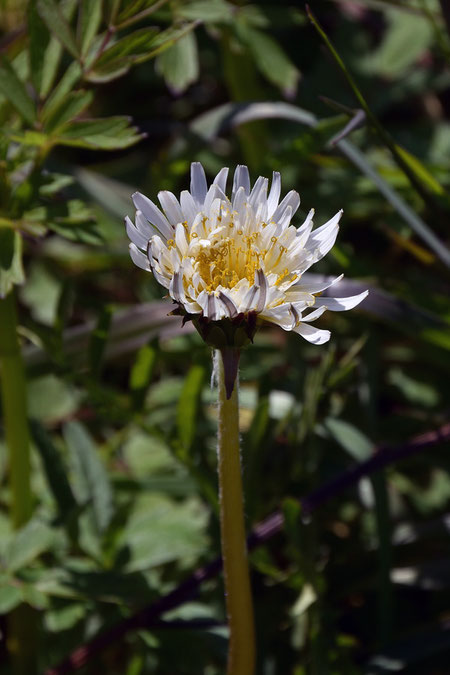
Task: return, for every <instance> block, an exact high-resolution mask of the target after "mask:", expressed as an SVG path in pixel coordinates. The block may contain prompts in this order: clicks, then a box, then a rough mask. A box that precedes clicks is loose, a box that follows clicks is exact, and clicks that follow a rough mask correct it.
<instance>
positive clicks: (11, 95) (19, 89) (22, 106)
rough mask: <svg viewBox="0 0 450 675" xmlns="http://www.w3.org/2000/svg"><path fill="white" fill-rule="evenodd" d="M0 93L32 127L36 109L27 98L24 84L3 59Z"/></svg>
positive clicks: (2, 58)
mask: <svg viewBox="0 0 450 675" xmlns="http://www.w3.org/2000/svg"><path fill="white" fill-rule="evenodd" d="M0 93H2V94H3V96H4V97H5V98H6V99H7V100H8V101H9V102H10V103H11V105H12V106H13V107H14V108H15V109H16V110H17V112H18V113H19V115H21V116H22V117H23V119H24V120H25V121H26V122H28V124H30V125H33V124H34V122H35V120H36V109H35V105H34V103H33V101H32V99H31V98H30V97H29V95H28V92H27V90H26V89H25V85H24V83H23V82H22V81H21V80H20V79H19V77H18V75H17V73H16V71H15V70H14V68H13V67H12V65H11V64H10V63H9V61H7V60H6V59H5V58H4V57H1V58H0Z"/></svg>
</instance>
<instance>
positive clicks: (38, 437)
mask: <svg viewBox="0 0 450 675" xmlns="http://www.w3.org/2000/svg"><path fill="white" fill-rule="evenodd" d="M30 430H31V434H32V438H33V441H34V443H35V444H36V447H37V449H38V451H39V454H40V456H41V459H42V463H43V466H44V472H45V477H46V479H47V482H48V484H49V487H50V490H51V491H52V494H53V497H54V498H55V501H56V503H57V505H58V511H59V515H60V519H61V521H63V522H64V521H66V520H67V518H68V517H69V516H70V514H71V513H73V512H74V511H75V509H76V507H77V502H76V499H75V497H74V495H73V492H72V488H71V487H70V483H69V481H68V479H67V468H66V466H65V463H64V461H63V458H62V456H61V452H60V451H59V450H57V448H56V447H55V446H54V445H53V443H52V441H51V439H50V436H49V435H48V434H47V432H46V431H45V429H44V427H43V426H42V425H41V424H39V422H37V421H36V420H32V421H31V422H30Z"/></svg>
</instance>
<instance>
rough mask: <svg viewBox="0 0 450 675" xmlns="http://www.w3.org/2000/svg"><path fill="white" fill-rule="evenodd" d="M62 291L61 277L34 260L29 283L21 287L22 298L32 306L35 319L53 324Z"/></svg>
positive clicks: (26, 303) (49, 324)
mask: <svg viewBox="0 0 450 675" xmlns="http://www.w3.org/2000/svg"><path fill="white" fill-rule="evenodd" d="M60 291H61V284H60V281H59V279H56V277H55V276H53V275H52V274H50V272H49V271H48V269H47V267H45V266H44V265H42V264H40V263H37V262H36V263H34V262H33V263H32V264H31V269H30V270H29V274H28V283H27V284H25V285H24V286H23V288H22V289H21V292H20V299H21V301H22V302H23V303H24V304H25V305H27V307H29V308H30V310H31V314H32V316H33V319H36V321H40V322H41V323H43V324H46V325H47V326H51V325H52V324H53V322H54V320H55V314H56V308H57V306H58V298H59V295H60Z"/></svg>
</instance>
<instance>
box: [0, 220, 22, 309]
mask: <svg viewBox="0 0 450 675" xmlns="http://www.w3.org/2000/svg"><path fill="white" fill-rule="evenodd" d="M24 280H25V275H24V272H23V267H22V237H21V236H20V234H19V233H18V232H15V231H14V230H11V229H10V228H5V227H0V298H4V297H5V295H7V294H8V293H9V292H10V290H11V289H12V287H13V286H14V285H15V284H22V283H23V282H24Z"/></svg>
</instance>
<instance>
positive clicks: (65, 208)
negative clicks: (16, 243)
mask: <svg viewBox="0 0 450 675" xmlns="http://www.w3.org/2000/svg"><path fill="white" fill-rule="evenodd" d="M36 222H41V223H45V225H46V227H47V228H48V229H50V230H53V231H54V232H57V233H58V234H60V235H61V236H62V237H65V238H66V239H70V240H71V241H79V242H85V243H90V244H97V245H98V244H101V243H102V241H103V239H102V236H101V234H100V232H99V231H98V228H97V224H96V222H95V220H94V216H93V214H92V212H91V211H90V210H89V208H88V207H87V206H86V204H85V203H84V202H82V201H81V200H79V199H70V200H69V201H68V202H62V203H55V204H49V205H48V206H39V207H37V208H35V209H33V210H32V211H27V212H26V213H25V214H24V216H23V223H24V225H32V224H33V223H36Z"/></svg>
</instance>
